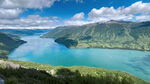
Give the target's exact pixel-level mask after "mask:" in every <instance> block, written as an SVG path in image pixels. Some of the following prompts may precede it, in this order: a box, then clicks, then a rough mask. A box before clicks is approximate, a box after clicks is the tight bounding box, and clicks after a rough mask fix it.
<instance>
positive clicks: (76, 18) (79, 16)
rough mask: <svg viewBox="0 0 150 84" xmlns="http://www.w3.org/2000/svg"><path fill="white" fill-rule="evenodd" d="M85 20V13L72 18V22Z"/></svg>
mask: <svg viewBox="0 0 150 84" xmlns="http://www.w3.org/2000/svg"><path fill="white" fill-rule="evenodd" d="M82 19H84V13H83V12H81V13H77V14H75V15H74V16H73V17H72V20H82Z"/></svg>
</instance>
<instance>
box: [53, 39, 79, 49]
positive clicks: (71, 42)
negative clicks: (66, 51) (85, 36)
mask: <svg viewBox="0 0 150 84" xmlns="http://www.w3.org/2000/svg"><path fill="white" fill-rule="evenodd" d="M55 42H57V43H60V44H64V45H65V46H66V47H67V48H70V47H75V46H77V45H78V41H76V40H72V39H68V38H66V37H61V38H57V39H56V40H55Z"/></svg>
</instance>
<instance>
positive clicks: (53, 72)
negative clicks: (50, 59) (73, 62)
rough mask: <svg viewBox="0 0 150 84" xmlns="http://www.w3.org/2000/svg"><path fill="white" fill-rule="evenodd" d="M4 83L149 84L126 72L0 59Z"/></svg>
mask: <svg viewBox="0 0 150 84" xmlns="http://www.w3.org/2000/svg"><path fill="white" fill-rule="evenodd" d="M0 62H1V64H0V78H3V79H4V80H5V82H6V84H150V83H148V82H146V81H144V80H141V79H139V78H137V77H134V76H132V75H130V74H128V73H125V72H120V71H113V70H107V69H102V68H91V67H85V66H82V67H81V66H73V67H62V66H55V67H54V66H50V65H42V64H37V63H32V62H22V61H10V60H5V61H3V60H0Z"/></svg>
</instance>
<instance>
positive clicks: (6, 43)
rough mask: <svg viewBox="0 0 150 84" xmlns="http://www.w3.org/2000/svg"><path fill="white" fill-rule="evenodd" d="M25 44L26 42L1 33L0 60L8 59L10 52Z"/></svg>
mask: <svg viewBox="0 0 150 84" xmlns="http://www.w3.org/2000/svg"><path fill="white" fill-rule="evenodd" d="M23 43H25V41H22V40H19V39H14V38H11V37H9V36H8V35H6V34H4V33H0V58H7V55H8V53H9V52H10V51H12V50H13V49H15V48H17V47H18V46H19V45H21V44H23Z"/></svg>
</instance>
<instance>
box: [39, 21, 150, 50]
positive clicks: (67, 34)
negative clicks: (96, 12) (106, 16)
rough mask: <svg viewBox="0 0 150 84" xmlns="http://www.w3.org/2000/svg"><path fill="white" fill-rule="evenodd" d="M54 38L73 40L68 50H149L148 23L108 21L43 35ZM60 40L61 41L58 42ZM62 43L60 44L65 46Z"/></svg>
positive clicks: (71, 27)
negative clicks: (74, 43)
mask: <svg viewBox="0 0 150 84" xmlns="http://www.w3.org/2000/svg"><path fill="white" fill-rule="evenodd" d="M42 37H44V38H55V39H56V40H57V41H59V43H61V41H62V38H66V39H67V43H69V42H68V39H69V40H74V41H76V42H78V44H77V45H69V47H70V48H119V49H137V50H150V21H146V22H126V21H114V20H111V21H108V22H105V23H92V24H87V25H83V26H62V27H57V28H56V29H54V30H52V31H50V32H48V33H47V34H45V35H43V36H42ZM60 40H61V41H60ZM65 42H66V41H65ZM67 43H64V41H63V42H62V44H65V45H66V44H67Z"/></svg>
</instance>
